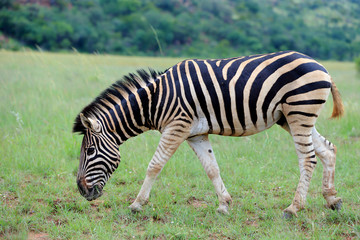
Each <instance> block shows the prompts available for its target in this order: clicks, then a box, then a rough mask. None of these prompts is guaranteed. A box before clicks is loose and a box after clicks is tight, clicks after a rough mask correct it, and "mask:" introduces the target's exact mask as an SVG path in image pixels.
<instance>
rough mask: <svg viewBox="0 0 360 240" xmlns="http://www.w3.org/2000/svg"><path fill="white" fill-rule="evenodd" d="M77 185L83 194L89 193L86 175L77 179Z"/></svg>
mask: <svg viewBox="0 0 360 240" xmlns="http://www.w3.org/2000/svg"><path fill="white" fill-rule="evenodd" d="M77 185H78V189H79V192H80V193H81V195H83V196H85V195H88V194H89V190H88V188H87V184H86V180H85V178H84V177H80V178H78V179H77Z"/></svg>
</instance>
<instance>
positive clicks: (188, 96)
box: [179, 61, 198, 117]
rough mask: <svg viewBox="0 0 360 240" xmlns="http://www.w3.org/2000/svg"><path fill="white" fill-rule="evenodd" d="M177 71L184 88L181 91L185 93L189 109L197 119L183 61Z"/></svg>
mask: <svg viewBox="0 0 360 240" xmlns="http://www.w3.org/2000/svg"><path fill="white" fill-rule="evenodd" d="M179 70H180V75H181V79H182V82H183V86H184V89H183V90H184V93H185V98H186V100H187V102H188V103H189V105H190V107H191V108H192V109H193V111H194V114H195V117H198V114H197V110H196V105H195V102H194V99H193V98H192V95H191V90H190V86H189V81H188V79H187V76H186V71H185V61H184V62H182V63H181V65H180V67H179ZM184 101H185V99H184Z"/></svg>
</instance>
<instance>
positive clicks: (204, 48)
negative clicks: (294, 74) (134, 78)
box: [0, 0, 360, 61]
mask: <svg viewBox="0 0 360 240" xmlns="http://www.w3.org/2000/svg"><path fill="white" fill-rule="evenodd" d="M359 16H360V1H359V0H288V1H280V0H268V1H265V0H252V1H248V0H206V1H205V0H204V1H200V0H156V1H150V0H94V1H89V0H81V1H75V0H0V48H5V49H9V50H19V49H22V48H23V47H25V48H31V49H40V50H46V51H57V52H59V51H73V50H76V51H79V52H88V53H107V54H120V55H138V56H171V57H174V56H176V57H198V58H220V57H233V56H240V55H248V54H255V53H265V52H273V51H280V50H296V51H300V52H303V53H305V54H308V55H310V56H312V57H314V58H317V59H322V60H324V59H332V60H351V61H352V60H353V59H354V58H355V57H357V56H358V55H359V54H360V18H359Z"/></svg>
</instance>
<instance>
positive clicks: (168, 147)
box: [129, 124, 188, 212]
mask: <svg viewBox="0 0 360 240" xmlns="http://www.w3.org/2000/svg"><path fill="white" fill-rule="evenodd" d="M173 126H174V127H171V126H170V127H168V128H167V129H166V130H164V131H163V133H162V136H161V139H160V142H159V145H158V147H157V149H156V151H155V154H154V156H153V158H152V159H151V161H150V163H149V166H148V168H147V172H146V177H145V180H144V183H143V184H142V186H141V189H140V192H139V194H138V195H137V197H136V199H135V201H134V202H133V203H132V204H131V205H130V206H129V207H130V209H131V210H132V211H134V212H137V211H141V210H142V206H143V205H144V204H146V203H147V202H148V200H149V195H150V191H151V188H152V186H153V184H154V182H155V180H156V177H157V176H158V175H159V173H160V172H161V170H162V169H163V167H164V166H165V164H166V163H167V161H168V160H169V159H170V157H171V156H172V155H173V154H174V153H175V151H176V149H177V148H178V147H179V146H180V144H181V143H182V142H183V141H184V140H185V139H186V138H187V137H188V133H187V132H188V131H187V129H186V128H185V129H183V128H181V129H180V128H179V126H181V127H184V126H185V125H184V124H173Z"/></svg>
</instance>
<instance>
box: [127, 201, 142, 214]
mask: <svg viewBox="0 0 360 240" xmlns="http://www.w3.org/2000/svg"><path fill="white" fill-rule="evenodd" d="M129 208H130V209H131V211H132V212H133V213H137V212H141V211H142V210H143V209H142V207H141V204H140V203H135V202H134V203H133V204H131V205H130V206H129Z"/></svg>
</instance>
